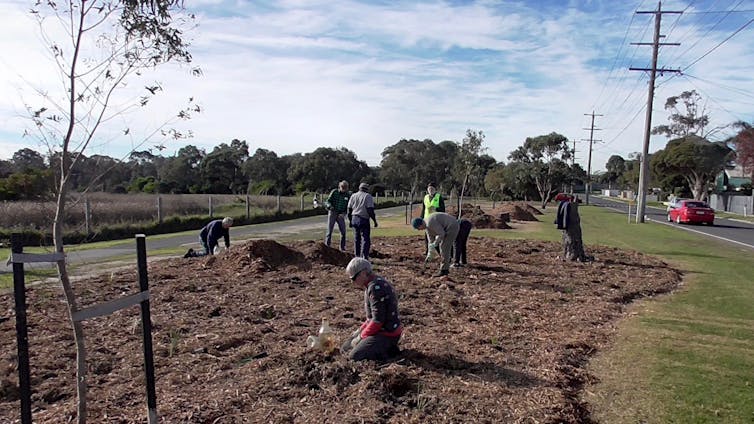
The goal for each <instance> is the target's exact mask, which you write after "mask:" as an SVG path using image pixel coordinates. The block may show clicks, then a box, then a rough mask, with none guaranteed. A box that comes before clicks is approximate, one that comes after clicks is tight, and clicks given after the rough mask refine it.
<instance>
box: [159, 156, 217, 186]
mask: <svg viewBox="0 0 754 424" xmlns="http://www.w3.org/2000/svg"><path fill="white" fill-rule="evenodd" d="M206 156H207V153H206V152H205V151H204V149H200V148H198V147H196V146H193V145H187V146H184V147H182V148H181V149H179V150H178V152H177V153H176V155H175V156H172V157H169V158H167V160H166V162H165V167H164V170H163V172H161V176H160V192H161V193H199V192H201V188H202V180H201V173H200V166H201V164H202V161H203V160H204V158H205V157H206Z"/></svg>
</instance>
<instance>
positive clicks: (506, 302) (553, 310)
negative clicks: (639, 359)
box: [0, 231, 681, 423]
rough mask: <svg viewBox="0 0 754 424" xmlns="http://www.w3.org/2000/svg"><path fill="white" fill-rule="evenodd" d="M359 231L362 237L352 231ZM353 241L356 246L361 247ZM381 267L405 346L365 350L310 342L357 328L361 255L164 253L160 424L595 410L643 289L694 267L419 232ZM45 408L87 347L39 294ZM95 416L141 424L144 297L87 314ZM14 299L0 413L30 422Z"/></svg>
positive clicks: (559, 414) (90, 285)
mask: <svg viewBox="0 0 754 424" xmlns="http://www.w3.org/2000/svg"><path fill="white" fill-rule="evenodd" d="M349 236H350V233H349ZM349 245H350V243H349ZM373 248H374V252H373V257H374V258H375V259H374V260H373V263H374V266H375V269H376V272H377V273H378V274H381V275H383V276H385V277H386V278H387V279H388V280H390V281H391V282H392V283H393V284H394V286H395V288H396V290H397V291H398V293H399V295H400V305H399V307H400V313H401V317H402V320H403V323H404V325H405V328H406V331H405V333H404V337H403V338H402V340H401V348H402V354H401V356H399V357H398V358H396V359H395V360H393V361H391V362H388V363H373V362H368V361H367V362H361V363H354V362H350V361H348V360H347V359H345V358H344V357H343V356H341V355H340V354H336V355H333V356H324V355H323V354H320V353H318V352H315V351H310V350H307V347H306V343H305V340H306V338H307V336H309V335H313V334H315V333H316V332H317V329H318V327H319V324H320V321H321V319H322V318H323V317H324V318H328V319H329V321H330V325H331V327H332V328H333V331H335V333H336V334H337V335H338V337H339V338H345V337H346V336H347V335H348V334H349V333H350V332H352V331H353V330H354V329H355V328H357V327H358V325H359V324H360V322H361V321H362V320H363V315H364V310H363V304H362V302H363V293H362V292H361V291H359V290H357V289H355V288H354V287H353V286H352V284H351V282H350V280H349V279H348V278H347V276H346V275H345V271H344V266H345V264H347V263H348V261H349V260H350V258H351V255H350V254H349V253H343V252H340V251H338V250H336V249H331V248H329V247H326V246H324V245H323V244H321V243H317V242H300V243H294V244H289V245H281V244H278V243H277V242H274V241H272V240H255V241H249V242H246V243H244V244H243V245H236V246H233V249H231V250H230V251H229V252H226V253H223V254H222V255H218V256H217V257H216V258H215V259H214V260H212V261H209V262H208V261H207V260H206V259H201V258H189V259H182V258H176V259H169V260H164V261H155V262H151V263H150V265H149V279H150V288H151V313H152V320H153V324H154V330H153V340H154V354H155V365H156V380H157V383H156V384H157V402H158V404H157V412H158V415H159V417H160V419H161V421H160V422H165V423H324V422H329V423H441V422H454V423H455V422H476V423H500V422H527V423H535V422H538V423H561V422H566V423H583V422H591V421H592V420H591V417H590V412H589V405H588V404H586V403H584V402H583V401H582V398H581V390H582V388H583V386H584V385H585V384H586V383H587V382H590V381H593V379H594V378H595V376H592V375H590V374H588V373H587V372H586V370H585V365H586V363H587V361H588V360H589V358H590V357H591V356H592V355H594V354H595V353H596V352H597V351H599V350H600V349H603V348H605V347H606V346H608V345H609V344H610V343H611V337H612V336H613V332H614V327H615V324H616V321H617V320H618V319H620V318H621V317H622V316H623V315H624V310H625V305H626V304H627V303H629V302H631V301H633V300H634V299H637V298H642V297H646V296H652V295H654V294H657V293H665V292H669V291H671V290H673V289H674V288H676V287H677V286H678V285H679V283H680V282H681V274H680V272H679V271H677V270H676V269H673V268H671V267H670V266H669V265H668V264H666V263H664V262H662V261H660V260H658V259H656V258H653V257H649V256H646V255H643V254H641V253H638V252H633V251H625V250H618V249H614V248H608V247H602V246H586V248H587V253H588V254H590V255H593V256H594V257H595V260H594V261H592V262H585V263H580V262H563V261H562V260H561V259H560V258H559V255H560V254H561V251H562V248H561V246H560V244H559V243H551V242H541V241H527V240H509V241H504V240H495V239H488V238H476V237H474V236H473V231H472V237H471V239H470V240H469V262H470V264H469V265H468V266H467V267H464V268H453V269H452V270H451V273H450V276H449V277H442V278H438V277H433V276H432V275H433V274H435V273H436V272H437V269H438V268H437V267H438V264H437V263H435V264H433V265H432V266H431V268H424V266H423V265H424V264H423V250H424V242H423V237H422V236H420V235H417V236H415V237H403V238H378V239H376V240H374V241H373ZM74 288H75V290H76V292H77V295H78V298H79V300H80V305H82V306H89V305H93V304H97V303H100V302H104V301H107V300H111V299H114V298H117V297H121V296H125V295H128V294H132V293H135V292H136V291H137V290H138V283H137V280H136V270H135V269H134V270H131V271H122V272H116V273H112V274H106V275H102V276H100V277H97V278H90V279H86V280H83V281H78V282H76V283H75V287H74ZM27 303H28V305H29V306H28V322H29V344H30V350H31V359H30V361H31V367H32V387H33V390H34V393H33V415H34V421H35V422H36V423H64V422H69V420H71V419H74V417H75V413H76V412H75V411H76V396H75V350H74V347H73V340H72V330H71V328H70V324H69V322H68V319H67V312H66V311H67V309H66V306H65V302H64V301H63V296H62V291H61V290H60V288H59V287H58V285H57V284H55V285H47V286H35V287H31V288H29V289H28V291H27ZM85 333H86V345H87V348H88V358H87V363H88V367H89V374H88V384H89V395H88V402H89V404H88V406H89V414H88V418H89V422H93V423H143V422H146V395H145V386H144V384H145V377H144V372H143V348H142V343H141V333H140V324H139V309H138V308H137V307H132V308H129V309H126V310H123V311H119V312H116V313H115V314H113V315H111V316H108V317H100V318H95V319H92V320H90V321H86V322H85ZM15 340H16V337H15V314H14V302H13V295H12V293H11V294H4V295H2V296H0V344H1V345H2V350H1V352H2V356H1V357H0V421H1V422H15V421H17V420H18V419H19V409H20V408H19V401H18V386H17V384H18V376H17V369H16V367H17V365H16V361H17V358H16V342H15Z"/></svg>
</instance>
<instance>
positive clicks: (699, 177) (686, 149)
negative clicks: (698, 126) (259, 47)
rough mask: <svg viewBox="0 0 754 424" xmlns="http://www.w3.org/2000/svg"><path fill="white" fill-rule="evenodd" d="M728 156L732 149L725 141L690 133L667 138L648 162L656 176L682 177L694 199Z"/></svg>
mask: <svg viewBox="0 0 754 424" xmlns="http://www.w3.org/2000/svg"><path fill="white" fill-rule="evenodd" d="M731 158H732V150H731V149H730V147H728V146H727V145H726V144H725V143H724V142H714V143H713V142H710V141H707V140H706V139H704V138H702V137H699V136H697V135H693V134H692V135H687V136H685V137H681V138H676V139H673V140H670V141H669V142H668V144H667V145H665V148H664V149H662V150H659V151H657V152H655V153H654V154H653V155H652V157H651V159H650V164H651V167H652V170H653V171H654V172H655V174H656V175H663V176H666V177H672V176H674V175H679V176H682V177H683V178H684V179H685V180H686V182H687V183H688V185H689V189H691V193H692V195H693V196H694V199H696V200H701V199H703V198H704V196H705V195H706V194H707V188H708V185H709V184H710V183H712V182H713V181H714V179H715V177H716V176H717V174H718V173H720V171H722V170H723V169H724V168H725V165H726V164H727V162H728V161H729V160H730V159H731Z"/></svg>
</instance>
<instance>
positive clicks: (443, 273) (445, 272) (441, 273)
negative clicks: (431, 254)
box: [436, 269, 450, 277]
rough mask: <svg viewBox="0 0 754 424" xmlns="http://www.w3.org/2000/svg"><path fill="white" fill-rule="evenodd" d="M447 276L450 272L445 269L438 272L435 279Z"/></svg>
mask: <svg viewBox="0 0 754 424" xmlns="http://www.w3.org/2000/svg"><path fill="white" fill-rule="evenodd" d="M448 274H450V272H449V271H448V270H447V269H441V270H440V272H438V273H437V275H436V277H444V276H446V275H448Z"/></svg>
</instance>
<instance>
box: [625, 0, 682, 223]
mask: <svg viewBox="0 0 754 424" xmlns="http://www.w3.org/2000/svg"><path fill="white" fill-rule="evenodd" d="M636 13H651V14H654V15H655V33H654V41H653V42H652V43H631V44H633V45H637V46H652V67H651V68H649V69H647V68H628V69H629V70H631V71H649V94H648V96H647V117H646V119H645V123H644V145H643V147H642V150H641V162H640V165H639V189H638V193H637V199H638V202H639V203H638V205H637V209H636V223H637V224H638V223H643V222H644V212H645V211H646V200H647V184H648V183H649V176H648V174H649V169H648V168H649V159H648V156H649V135H650V133H651V131H652V101H653V100H654V96H655V77H656V76H657V72H658V71H659V72H660V73H665V72H681V71H680V70H678V69H663V68H660V69H658V68H657V55H658V51H659V47H660V46H679V45H680V43H661V42H660V38H663V37H665V36H664V35H660V21H661V20H662V14H663V13H675V14H680V13H683V12H680V11H663V10H662V2H661V1H660V2H657V10H651V11H637V12H636Z"/></svg>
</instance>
